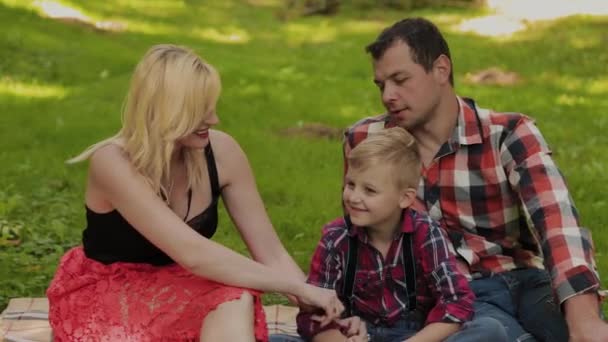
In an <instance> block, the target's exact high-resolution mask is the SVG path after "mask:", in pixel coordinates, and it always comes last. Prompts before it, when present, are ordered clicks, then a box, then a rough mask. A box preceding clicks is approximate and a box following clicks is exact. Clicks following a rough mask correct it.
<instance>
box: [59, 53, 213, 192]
mask: <svg viewBox="0 0 608 342" xmlns="http://www.w3.org/2000/svg"><path fill="white" fill-rule="evenodd" d="M220 91H221V82H220V77H219V74H218V72H217V71H216V70H215V68H213V66H211V65H210V64H208V63H206V62H205V61H204V60H203V59H202V58H200V57H199V56H198V55H196V54H195V53H194V52H192V51H191V50H190V49H188V48H185V47H181V46H175V45H156V46H153V47H152V48H150V50H148V52H147V53H146V54H145V55H144V57H143V58H142V60H141V61H140V62H139V64H138V65H137V67H136V68H135V71H134V73H133V76H132V78H131V86H130V88H129V93H128V94H127V97H126V99H125V102H124V104H123V109H122V128H121V129H120V131H119V132H118V133H117V134H116V135H114V136H112V137H110V138H107V139H105V140H103V141H100V142H98V143H96V144H94V145H92V146H90V147H89V148H87V149H86V150H85V151H84V152H82V153H81V154H80V155H78V156H76V157H74V158H72V159H70V160H68V163H76V162H79V161H83V160H86V159H88V158H89V157H90V156H91V155H92V154H93V153H94V152H95V151H96V150H97V149H99V148H100V147H102V146H105V145H108V144H117V145H119V146H121V147H122V148H123V149H124V151H125V152H126V154H127V155H128V157H129V159H130V160H131V162H132V163H133V165H134V166H135V168H136V169H137V170H138V171H139V172H140V173H141V174H142V175H143V176H144V177H145V179H146V180H147V181H148V183H149V184H150V186H151V187H152V188H153V189H154V190H155V191H156V193H157V194H159V196H165V198H166V200H167V201H168V198H169V196H168V195H169V194H168V192H169V191H170V189H167V187H170V185H169V183H170V172H171V170H170V165H171V156H172V154H173V152H174V148H175V143H176V140H178V139H180V138H183V137H185V136H187V135H188V134H190V133H193V132H194V131H196V130H197V129H199V126H200V125H201V123H202V121H203V120H204V119H205V118H206V117H207V116H208V115H210V113H212V111H214V110H215V105H216V103H217V99H218V97H219V95H220ZM183 159H184V161H185V164H186V170H187V173H188V186H189V187H196V186H198V185H200V184H201V183H202V180H203V176H204V175H203V173H202V172H200V168H201V165H203V160H204V157H203V153H202V152H201V151H200V150H196V149H184V151H183Z"/></svg>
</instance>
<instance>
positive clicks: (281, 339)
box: [269, 317, 508, 342]
mask: <svg viewBox="0 0 608 342" xmlns="http://www.w3.org/2000/svg"><path fill="white" fill-rule="evenodd" d="M366 325H367V332H368V333H369V334H370V336H371V339H370V342H402V341H403V340H405V339H407V338H409V337H411V336H413V335H415V334H416V333H417V332H418V331H419V330H420V328H421V326H420V324H419V323H417V322H411V321H405V320H402V321H398V322H397V323H395V325H393V326H390V327H386V326H381V325H374V324H370V323H366ZM269 341H270V342H304V339H302V338H300V337H294V336H289V335H283V334H275V335H271V336H270V339H269ZM475 341H479V342H485V341H492V342H507V341H508V340H507V334H506V331H505V329H504V328H503V326H502V324H500V322H499V321H497V320H495V319H493V318H490V317H482V318H479V319H475V320H473V321H471V322H467V323H465V324H463V325H462V327H461V328H460V330H459V331H458V332H456V333H455V334H453V335H451V336H450V337H448V338H447V339H446V340H445V342H475Z"/></svg>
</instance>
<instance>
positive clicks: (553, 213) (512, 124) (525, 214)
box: [344, 98, 599, 302]
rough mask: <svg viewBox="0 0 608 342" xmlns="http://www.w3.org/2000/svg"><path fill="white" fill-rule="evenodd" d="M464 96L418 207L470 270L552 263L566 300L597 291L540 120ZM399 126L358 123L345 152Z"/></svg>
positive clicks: (383, 120) (589, 246) (587, 247)
mask: <svg viewBox="0 0 608 342" xmlns="http://www.w3.org/2000/svg"><path fill="white" fill-rule="evenodd" d="M458 101H459V104H460V112H459V115H458V124H457V126H456V128H455V129H454V132H453V134H452V137H451V138H450V139H449V140H448V141H447V142H446V143H445V144H443V146H442V147H441V148H440V149H439V152H438V153H437V155H436V156H435V159H434V160H433V161H432V163H431V164H430V165H428V166H427V167H426V168H424V169H423V170H422V173H423V177H422V179H421V182H420V187H419V189H418V200H419V201H418V203H417V204H416V205H415V207H416V208H417V209H419V210H422V211H424V210H426V211H428V213H429V215H430V216H431V217H432V218H433V219H435V220H438V221H439V222H440V223H441V226H442V227H443V228H444V229H446V231H447V232H448V235H449V237H450V239H451V240H452V242H453V244H454V247H455V248H456V252H457V253H458V255H459V256H460V257H462V258H463V259H464V260H465V261H466V262H467V263H468V265H469V268H470V270H471V272H487V271H490V272H503V271H507V270H512V269H515V268H520V267H536V268H545V267H546V268H547V269H548V270H549V271H550V273H551V274H552V277H553V286H554V289H555V291H556V293H557V295H558V298H559V300H560V302H563V301H564V300H566V299H568V298H569V297H571V296H574V295H576V294H580V293H587V292H592V291H597V290H598V289H599V280H598V279H599V277H598V274H597V271H596V267H595V262H594V259H593V242H592V240H591V236H590V233H589V232H588V231H587V230H586V229H584V228H581V227H580V225H579V221H578V213H577V210H576V208H575V207H574V204H573V202H572V199H571V198H570V195H569V192H568V189H567V187H566V183H565V181H564V179H563V177H562V175H561V174H560V172H559V170H558V169H557V167H556V165H555V163H554V162H553V159H552V158H551V150H550V149H549V147H548V146H547V143H546V142H545V140H544V138H543V137H542V135H541V133H540V131H539V130H538V128H537V127H536V126H535V125H534V122H533V121H532V120H531V119H530V118H528V117H526V116H524V115H522V114H517V113H496V112H492V111H489V110H486V109H481V108H478V107H476V106H475V104H474V103H473V101H472V100H468V99H467V100H465V99H463V98H458ZM392 126H395V124H394V123H393V122H391V118H390V116H389V115H386V114H383V115H379V116H376V117H371V118H367V119H363V120H361V121H359V122H357V123H356V124H355V125H353V126H352V127H351V128H350V129H349V130H348V131H347V132H346V133H345V142H344V153H345V155H346V153H348V152H349V151H350V150H351V149H352V148H354V146H356V145H357V144H358V143H359V142H361V141H362V140H363V139H365V138H366V137H367V135H368V134H370V133H373V132H374V131H378V130H382V129H384V128H388V127H392ZM543 255H544V258H543Z"/></svg>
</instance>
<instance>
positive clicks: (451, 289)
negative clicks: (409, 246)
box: [415, 216, 475, 340]
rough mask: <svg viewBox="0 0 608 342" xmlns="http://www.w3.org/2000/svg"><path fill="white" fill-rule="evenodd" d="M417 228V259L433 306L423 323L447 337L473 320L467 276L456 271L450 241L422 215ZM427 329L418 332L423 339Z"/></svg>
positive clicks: (432, 222)
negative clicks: (433, 300) (422, 217)
mask: <svg viewBox="0 0 608 342" xmlns="http://www.w3.org/2000/svg"><path fill="white" fill-rule="evenodd" d="M417 225H418V227H417V229H416V235H415V246H416V247H415V248H417V250H416V253H418V255H417V256H416V258H418V260H420V264H421V267H422V272H423V275H422V276H424V277H425V278H426V279H425V280H426V283H427V284H428V286H429V287H430V290H431V293H432V294H433V296H434V298H435V306H434V307H433V308H432V309H431V310H430V311H429V313H428V316H427V319H426V323H427V324H428V325H429V326H431V325H432V326H433V327H434V328H433V329H437V333H440V332H442V333H444V334H447V335H446V336H448V335H449V334H450V333H452V332H453V331H454V327H456V330H457V328H458V327H459V326H460V324H462V323H464V322H466V321H469V320H471V319H472V318H473V301H474V298H475V296H474V294H473V291H471V288H470V287H469V283H468V281H467V279H466V277H465V276H464V275H463V274H462V273H460V272H459V271H458V268H457V267H456V260H455V257H454V254H453V253H452V252H451V250H452V249H451V248H450V245H449V244H450V242H449V240H448V239H447V236H446V235H445V233H444V231H443V230H442V229H440V227H439V224H438V223H437V222H435V221H433V220H431V219H430V218H429V217H428V216H425V218H424V219H422V220H417ZM439 323H441V324H439ZM436 324H437V325H436ZM438 328H439V329H438ZM428 330H429V329H427V328H425V329H423V330H422V331H420V332H419V333H422V332H423V331H424V334H425V336H426V334H430V332H428ZM416 336H417V335H416ZM433 336H435V335H433ZM446 336H444V337H443V338H445V337H446ZM416 339H418V337H416ZM439 340H441V339H439Z"/></svg>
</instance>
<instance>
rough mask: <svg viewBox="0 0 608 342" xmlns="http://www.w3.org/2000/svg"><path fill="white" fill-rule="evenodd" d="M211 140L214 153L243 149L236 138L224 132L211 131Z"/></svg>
mask: <svg viewBox="0 0 608 342" xmlns="http://www.w3.org/2000/svg"><path fill="white" fill-rule="evenodd" d="M209 140H210V142H211V146H212V147H213V151H218V152H220V151H221V152H230V151H233V152H234V151H235V150H240V149H241V147H240V145H239V143H238V142H237V141H236V139H235V138H234V137H232V136H231V135H230V134H228V133H226V132H224V131H218V130H216V129H210V130H209Z"/></svg>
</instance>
